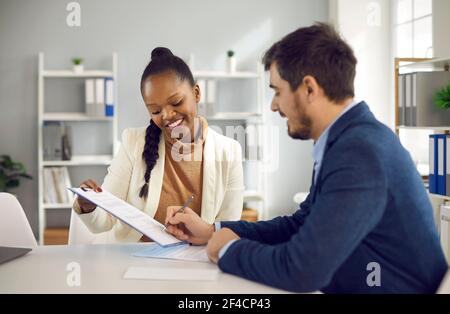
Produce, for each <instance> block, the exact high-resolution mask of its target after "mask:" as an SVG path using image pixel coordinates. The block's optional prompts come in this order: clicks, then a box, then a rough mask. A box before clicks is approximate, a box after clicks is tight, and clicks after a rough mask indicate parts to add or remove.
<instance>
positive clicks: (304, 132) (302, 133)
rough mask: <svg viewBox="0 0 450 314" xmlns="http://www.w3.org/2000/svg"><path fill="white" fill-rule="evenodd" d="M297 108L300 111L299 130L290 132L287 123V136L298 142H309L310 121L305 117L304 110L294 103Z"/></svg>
mask: <svg viewBox="0 0 450 314" xmlns="http://www.w3.org/2000/svg"><path fill="white" fill-rule="evenodd" d="M296 105H297V108H299V110H300V116H301V118H300V121H299V124H300V126H301V127H300V128H299V129H298V130H291V128H290V126H289V123H288V134H289V136H290V137H292V138H294V139H298V140H309V139H311V125H312V122H311V119H310V118H309V117H308V116H306V114H305V110H303V108H302V107H301V105H300V104H299V103H298V102H297V101H296Z"/></svg>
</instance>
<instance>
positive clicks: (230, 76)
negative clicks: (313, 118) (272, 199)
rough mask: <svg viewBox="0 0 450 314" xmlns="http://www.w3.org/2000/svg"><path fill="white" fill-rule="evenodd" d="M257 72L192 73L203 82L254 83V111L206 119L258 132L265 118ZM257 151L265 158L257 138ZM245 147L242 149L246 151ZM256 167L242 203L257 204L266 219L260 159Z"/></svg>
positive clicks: (261, 82) (261, 80)
mask: <svg viewBox="0 0 450 314" xmlns="http://www.w3.org/2000/svg"><path fill="white" fill-rule="evenodd" d="M256 68H257V71H255V72H250V71H245V72H242V71H241V72H239V71H238V72H233V73H228V72H221V71H193V75H194V78H195V79H196V80H205V81H211V80H212V81H224V80H254V81H255V83H256V86H255V89H254V92H255V93H256V99H257V100H256V101H257V104H256V111H243V112H230V111H222V112H215V113H214V114H213V115H209V116H208V115H207V116H206V119H207V120H208V121H209V122H210V123H213V122H214V121H233V122H239V123H241V124H243V125H245V126H254V127H255V128H256V130H257V132H260V127H261V126H262V125H264V122H265V116H264V103H263V102H264V99H265V95H264V90H265V89H264V88H265V76H264V68H263V67H262V66H261V65H260V64H257V66H256ZM258 146H259V148H258V149H261V152H262V155H263V156H265V154H264V151H265V149H266V148H265V147H264V143H263V140H262V139H261V138H260V137H259V142H258ZM246 149H247V147H245V148H244V150H246ZM255 162H256V167H254V168H255V169H253V173H252V176H253V178H256V180H255V181H256V188H255V189H246V190H245V192H244V202H251V203H254V202H256V203H257V204H258V208H257V210H258V218H259V219H267V209H266V207H265V201H266V198H265V195H267V194H266V193H265V187H266V184H265V182H266V175H265V170H264V162H263V160H262V158H260V159H258V160H256V161H255Z"/></svg>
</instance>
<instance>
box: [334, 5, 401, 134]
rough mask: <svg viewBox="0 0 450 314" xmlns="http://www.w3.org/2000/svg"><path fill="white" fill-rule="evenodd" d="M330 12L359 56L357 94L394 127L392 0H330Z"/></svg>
mask: <svg viewBox="0 0 450 314" xmlns="http://www.w3.org/2000/svg"><path fill="white" fill-rule="evenodd" d="M329 13H330V20H331V21H332V22H333V23H334V25H335V26H336V27H337V28H338V29H339V31H340V33H341V34H342V36H343V37H344V38H345V39H346V40H347V42H348V43H349V44H350V45H351V47H352V48H353V50H354V52H355V55H356V57H357V59H358V65H357V69H356V71H357V73H356V79H355V92H356V98H357V99H359V100H365V101H366V102H367V103H368V105H369V107H370V109H371V110H372V112H373V113H374V114H375V116H376V117H377V119H379V120H380V121H381V122H383V123H384V124H386V125H388V126H390V127H391V128H393V127H394V103H393V96H392V95H393V79H392V77H393V73H394V72H393V71H394V67H393V61H392V60H393V56H392V55H391V48H390V47H391V28H390V27H391V9H390V1H389V0H375V1H374V0H330V11H329Z"/></svg>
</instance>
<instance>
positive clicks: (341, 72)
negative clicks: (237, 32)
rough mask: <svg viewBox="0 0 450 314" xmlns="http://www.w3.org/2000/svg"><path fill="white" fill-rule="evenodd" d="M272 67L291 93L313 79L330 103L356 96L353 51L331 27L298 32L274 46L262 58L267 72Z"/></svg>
mask: <svg viewBox="0 0 450 314" xmlns="http://www.w3.org/2000/svg"><path fill="white" fill-rule="evenodd" d="M272 63H276V65H277V68H278V72H279V74H280V77H281V78H282V79H283V80H285V81H288V82H289V85H290V87H291V89H292V90H296V89H297V88H298V87H299V86H300V84H301V83H302V80H303V78H304V77H305V76H307V75H311V76H312V77H314V78H315V79H316V81H317V83H318V84H319V85H320V86H321V87H322V88H323V90H324V92H325V95H326V96H327V97H328V99H330V100H331V101H334V102H340V101H343V100H344V99H346V98H348V97H354V96H355V91H354V80H355V74H356V63H357V60H356V58H355V56H354V54H353V50H352V48H350V46H349V45H348V44H347V43H346V42H345V41H344V40H343V39H342V38H341V37H340V36H339V34H338V33H337V32H336V31H335V30H334V28H333V27H332V26H330V25H328V24H324V23H316V24H315V25H313V26H310V27H304V28H299V29H297V30H296V31H294V32H292V33H290V34H288V35H286V36H285V37H284V38H283V39H281V40H280V41H278V42H277V43H275V44H273V45H272V47H270V49H269V50H268V51H267V52H266V53H265V54H264V57H263V64H264V66H265V69H266V70H269V69H270V66H271V65H272Z"/></svg>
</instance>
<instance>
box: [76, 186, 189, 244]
mask: <svg viewBox="0 0 450 314" xmlns="http://www.w3.org/2000/svg"><path fill="white" fill-rule="evenodd" d="M68 190H69V191H71V192H72V193H74V194H76V195H78V196H81V197H83V198H85V199H87V200H88V201H90V202H91V203H94V204H95V205H97V207H100V208H101V209H103V210H104V211H106V212H107V213H109V214H110V215H112V216H114V217H115V218H117V219H118V220H120V221H121V222H123V223H124V224H126V225H128V226H129V227H130V228H132V229H134V230H136V231H138V232H139V233H142V234H143V235H145V236H147V237H148V238H149V239H152V240H153V241H155V242H156V243H158V244H159V245H160V246H162V247H170V246H174V245H179V244H184V243H186V242H185V241H181V240H178V239H177V238H175V237H174V236H173V235H171V234H169V233H167V232H166V231H165V226H164V225H163V224H161V223H159V222H158V221H156V220H155V219H153V218H152V217H150V216H149V215H147V214H145V213H143V212H142V211H141V210H139V209H137V208H136V207H134V206H132V205H130V204H128V203H127V202H125V201H124V200H122V199H120V198H118V197H116V196H114V195H113V194H111V193H109V192H108V191H105V190H103V191H102V192H95V191H93V190H92V189H86V188H68Z"/></svg>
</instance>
